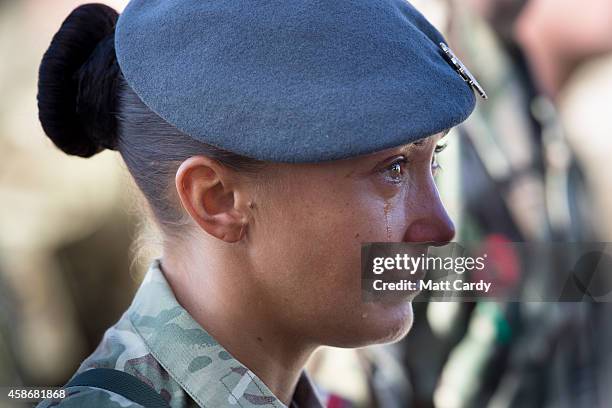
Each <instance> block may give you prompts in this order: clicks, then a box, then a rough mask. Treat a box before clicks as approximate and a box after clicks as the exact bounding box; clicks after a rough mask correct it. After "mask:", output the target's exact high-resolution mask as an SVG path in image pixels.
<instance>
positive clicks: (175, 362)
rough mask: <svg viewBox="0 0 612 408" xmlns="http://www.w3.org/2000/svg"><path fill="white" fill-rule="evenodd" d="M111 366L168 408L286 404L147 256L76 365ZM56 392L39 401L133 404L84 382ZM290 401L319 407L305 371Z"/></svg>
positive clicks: (72, 404)
mask: <svg viewBox="0 0 612 408" xmlns="http://www.w3.org/2000/svg"><path fill="white" fill-rule="evenodd" d="M92 368H114V369H117V370H121V371H125V372H127V373H129V374H132V375H134V376H135V377H137V378H139V379H140V380H141V381H143V382H145V383H147V384H149V385H150V386H151V387H153V388H154V389H155V390H156V391H157V392H158V393H159V394H160V395H161V396H162V397H163V398H164V399H165V400H166V401H168V403H169V404H170V406H171V407H173V408H178V407H215V408H216V407H226V406H228V407H232V406H237V407H285V405H284V404H283V403H282V402H281V401H279V400H278V399H277V398H276V397H275V396H274V394H272V392H271V391H270V390H269V389H268V387H266V385H265V384H264V383H263V382H262V381H261V380H260V379H259V378H257V376H255V374H253V373H252V372H251V371H250V370H249V369H248V368H247V367H245V366H244V365H243V364H241V363H240V362H239V361H238V360H236V359H235V358H234V357H232V356H231V355H230V354H229V353H228V352H227V351H226V350H225V349H224V348H223V347H222V346H221V345H220V344H219V343H217V342H216V341H215V339H213V338H212V337H211V336H210V335H209V334H208V333H207V332H206V331H205V330H204V329H203V328H202V327H201V326H199V325H198V323H196V322H195V321H194V320H193V318H192V317H191V316H190V315H189V313H187V311H186V310H185V309H183V308H182V307H181V306H180V305H179V303H178V302H177V300H176V298H175V297H174V294H173V293H172V290H171V289H170V286H169V285H168V283H167V281H166V279H165V278H164V275H163V273H162V271H161V268H160V262H159V259H156V260H154V261H153V263H152V264H151V266H150V268H149V270H148V271H147V274H146V276H145V278H144V280H143V282H142V284H141V286H140V288H139V289H138V292H137V293H136V296H135V298H134V300H133V302H132V304H131V306H130V307H129V308H128V310H127V311H126V312H125V313H124V315H123V316H122V317H121V319H120V320H119V321H118V322H117V323H116V324H115V325H114V326H113V327H111V328H110V329H109V330H107V332H106V333H105V335H104V338H103V339H102V342H101V343H100V345H99V346H98V348H97V349H96V351H95V352H94V353H93V354H92V355H91V356H90V357H88V358H87V359H86V360H85V361H84V362H83V363H82V364H81V366H80V367H79V369H78V371H77V373H79V372H82V371H85V370H88V369H92ZM67 390H68V396H67V397H66V398H64V399H63V400H61V401H60V400H56V401H52V400H45V401H43V402H42V403H41V404H39V405H38V407H41V408H49V407H55V406H59V407H62V408H64V407H94V406H95V407H101V408H107V407H123V408H127V407H129V408H131V407H138V406H140V405H138V404H136V403H134V402H132V401H129V400H126V399H125V398H123V397H122V396H119V395H116V394H114V393H111V392H108V391H104V390H101V389H97V388H89V387H69V388H68V389H67ZM291 405H292V407H300V408H305V407H322V405H321V403H320V401H319V399H318V396H317V394H316V392H315V391H314V388H313V386H312V384H311V383H310V380H309V378H308V376H307V375H306V373H305V372H303V373H302V375H301V377H300V380H299V382H298V386H297V390H296V392H295V395H294V401H293V402H292V404H291Z"/></svg>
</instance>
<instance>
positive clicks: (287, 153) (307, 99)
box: [115, 0, 475, 162]
mask: <svg viewBox="0 0 612 408" xmlns="http://www.w3.org/2000/svg"><path fill="white" fill-rule="evenodd" d="M441 43H445V40H444V38H443V37H442V35H441V34H440V33H439V32H438V31H437V30H436V29H435V28H434V27H433V26H432V25H431V24H430V23H429V22H428V21H427V20H426V19H425V18H424V17H423V16H422V15H421V14H420V13H419V12H418V11H417V10H416V9H415V8H414V7H413V6H411V5H410V4H409V3H407V2H406V1H404V0H132V1H131V2H130V3H129V4H128V6H127V7H126V9H125V11H124V12H123V13H122V14H121V16H120V17H119V20H118V22H117V26H116V33H115V47H116V53H117V59H118V62H119V66H120V68H121V71H122V72H123V75H124V76H125V78H126V80H127V82H128V84H129V85H130V87H132V89H133V90H134V91H135V92H136V93H137V94H138V96H139V97H140V98H141V99H142V101H143V102H144V103H145V104H146V105H147V106H148V107H149V108H150V109H151V110H153V111H154V112H156V113H157V114H158V115H159V116H161V117H162V118H163V119H164V120H166V121H167V122H169V123H170V124H172V125H174V126H175V127H176V128H178V129H179V130H181V131H183V132H184V133H186V134H188V135H190V136H191V137H193V138H195V139H197V140H200V141H202V142H205V143H208V144H211V145H214V146H217V147H220V148H223V149H225V150H229V151H231V152H234V153H237V154H241V155H244V156H248V157H252V158H255V159H259V160H267V161H278V162H318V161H325V160H335V159H342V158H348V157H352V156H357V155H361V154H367V153H372V152H375V151H379V150H384V149H387V148H391V147H395V146H399V145H402V144H406V143H410V142H413V141H416V140H418V139H421V138H424V137H428V136H431V135H433V134H436V133H438V132H441V131H443V130H446V129H449V128H451V127H453V126H455V125H457V124H459V123H461V122H462V121H464V120H465V119H466V118H467V117H468V116H469V114H470V113H471V112H472V110H473V109H474V105H475V95H474V92H473V89H472V87H471V85H470V84H469V83H468V82H467V79H466V78H465V75H462V74H461V73H460V72H459V71H460V70H458V66H456V64H453V61H454V60H453V61H451V58H449V57H448V56H447V54H445V51H444V50H443V47H442V46H441V45H440V44H441Z"/></svg>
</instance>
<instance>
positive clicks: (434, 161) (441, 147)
mask: <svg viewBox="0 0 612 408" xmlns="http://www.w3.org/2000/svg"><path fill="white" fill-rule="evenodd" d="M447 146H448V143H443V144H439V145H437V146H436V148H435V149H434V157H433V158H432V160H431V166H432V172H433V174H434V176H436V174H437V172H438V171H439V170H442V166H440V164H438V161H437V159H436V156H437V155H438V154H440V153H442V152H443V151H444V149H446V147H447ZM398 164H399V165H400V166H402V170H403V166H405V165H406V164H408V159H407V158H406V157H405V156H402V158H400V159H397V160H394V161H393V162H392V163H390V164H389V165H388V166H386V167H385V168H384V169H382V173H388V172H390V171H391V170H392V169H393V168H394V167H395V166H396V165H398ZM402 178H403V174H402ZM389 181H390V182H391V183H393V184H399V183H401V181H402V180H400V179H397V178H389Z"/></svg>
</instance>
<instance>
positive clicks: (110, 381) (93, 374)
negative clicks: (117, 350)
mask: <svg viewBox="0 0 612 408" xmlns="http://www.w3.org/2000/svg"><path fill="white" fill-rule="evenodd" d="M68 387H95V388H101V389H103V390H107V391H110V392H114V393H115V394H119V395H121V396H123V397H125V398H127V399H128V400H130V401H133V402H136V403H138V404H140V405H142V406H143V407H146V408H170V405H168V403H167V402H166V401H165V400H164V399H163V398H162V397H161V395H159V394H158V393H157V391H155V390H154V389H153V388H151V387H150V386H149V385H148V384H145V383H144V382H142V381H140V380H139V379H138V378H136V377H134V376H133V375H130V374H128V373H126V372H123V371H119V370H113V369H110V368H94V369H91V370H87V371H83V372H82V373H80V374H78V375H77V376H76V377H74V378H73V379H72V380H71V381H70V382H69V383H68V384H66V386H65V387H64V388H68Z"/></svg>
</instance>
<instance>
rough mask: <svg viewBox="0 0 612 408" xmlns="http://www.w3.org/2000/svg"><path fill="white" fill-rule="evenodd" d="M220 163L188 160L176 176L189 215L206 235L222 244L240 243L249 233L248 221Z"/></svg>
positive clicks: (178, 191) (178, 189)
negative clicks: (237, 205)
mask: <svg viewBox="0 0 612 408" xmlns="http://www.w3.org/2000/svg"><path fill="white" fill-rule="evenodd" d="M230 172H231V170H228V169H226V168H225V167H223V166H222V165H221V164H219V163H218V162H217V161H215V160H212V159H210V158H208V157H205V156H194V157H190V158H189V159H187V160H185V161H184V162H183V163H182V164H181V165H180V166H179V169H178V170H177V172H176V178H175V184H176V189H177V193H178V196H179V198H180V201H181V204H182V206H183V208H184V209H185V211H186V212H187V213H188V214H189V215H190V216H191V218H192V219H193V220H194V221H195V223H196V224H197V225H198V226H200V228H202V230H204V231H205V232H206V233H208V234H209V235H212V236H214V237H216V238H218V239H220V240H222V241H226V242H230V243H232V242H238V241H240V240H241V239H242V238H243V236H244V234H245V231H246V224H247V221H246V217H245V215H244V214H243V213H242V212H241V210H240V209H238V208H236V205H235V204H236V202H235V199H234V197H235V195H236V193H237V191H235V187H236V186H235V185H234V184H233V180H232V177H231V174H230Z"/></svg>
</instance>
